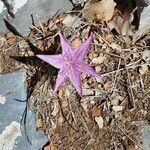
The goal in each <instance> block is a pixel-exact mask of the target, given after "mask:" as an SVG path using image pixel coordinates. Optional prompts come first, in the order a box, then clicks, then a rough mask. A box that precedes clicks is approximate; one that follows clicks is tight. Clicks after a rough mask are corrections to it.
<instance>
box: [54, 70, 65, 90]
mask: <svg viewBox="0 0 150 150" xmlns="http://www.w3.org/2000/svg"><path fill="white" fill-rule="evenodd" d="M66 79H67V76H66V70H65V68H62V69H60V70H59V72H58V75H57V79H56V84H55V87H54V93H56V92H57V91H58V89H59V87H60V86H61V85H62V84H63V83H64V82H65V80H66Z"/></svg>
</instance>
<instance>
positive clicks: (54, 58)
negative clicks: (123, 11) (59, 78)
mask: <svg viewBox="0 0 150 150" xmlns="http://www.w3.org/2000/svg"><path fill="white" fill-rule="evenodd" d="M37 57H38V58H40V59H42V60H44V61H46V62H47V63H49V64H51V65H52V66H54V67H56V68H58V69H60V68H61V67H62V64H63V59H62V55H37Z"/></svg>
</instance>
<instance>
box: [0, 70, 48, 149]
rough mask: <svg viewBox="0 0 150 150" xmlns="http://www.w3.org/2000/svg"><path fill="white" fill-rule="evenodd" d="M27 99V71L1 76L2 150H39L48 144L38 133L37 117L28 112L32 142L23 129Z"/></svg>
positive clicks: (41, 134) (0, 128)
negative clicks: (22, 122) (22, 120)
mask: <svg viewBox="0 0 150 150" xmlns="http://www.w3.org/2000/svg"><path fill="white" fill-rule="evenodd" d="M26 97H27V83H26V71H25V70H20V71H16V72H13V73H8V74H0V150H38V149H41V148H42V146H43V145H44V144H46V142H47V140H48V138H47V136H46V135H44V134H43V133H42V132H38V131H36V124H35V115H34V113H33V112H32V111H31V110H28V112H27V118H26V131H27V135H28V137H29V140H30V142H31V143H32V145H31V144H30V143H29V142H28V140H27V137H26V135H25V132H24V128H20V127H21V124H20V123H21V122H20V121H21V117H22V114H23V112H24V110H25V107H26V103H25V102H18V101H16V100H15V99H19V100H25V99H26Z"/></svg>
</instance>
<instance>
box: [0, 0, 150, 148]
mask: <svg viewBox="0 0 150 150" xmlns="http://www.w3.org/2000/svg"><path fill="white" fill-rule="evenodd" d="M106 2H111V5H110V7H112V8H111V10H114V9H116V7H117V6H118V1H115V2H114V1H112V0H110V1H105V2H104V1H103V0H102V1H100V2H98V4H99V5H96V4H91V8H90V5H89V6H88V7H89V8H88V7H87V8H88V9H89V10H92V9H95V10H92V17H93V15H95V14H94V13H95V12H96V13H98V14H96V16H94V18H92V19H91V18H90V22H89V20H88V19H87V18H83V17H84V15H85V14H84V15H83V16H82V17H81V16H79V14H78V13H77V12H78V11H77V12H75V11H73V12H70V13H71V15H72V13H73V15H76V17H78V19H80V21H81V22H82V23H81V24H80V23H79V24H76V26H75V27H74V26H73V27H72V28H71V26H70V25H69V27H68V26H67V24H66V23H65V22H63V20H64V18H65V17H66V16H67V15H68V13H64V14H60V15H57V16H55V17H54V18H52V19H49V20H48V22H45V23H43V24H41V26H39V27H35V26H33V27H31V32H30V34H29V35H28V37H23V36H22V37H20V36H15V35H13V34H12V33H8V34H6V36H5V37H1V38H0V48H1V50H0V56H1V68H0V70H1V72H2V73H5V72H11V71H13V70H17V69H19V68H25V69H26V70H27V73H28V78H27V81H28V98H29V103H30V107H31V108H32V109H33V110H34V112H35V114H36V121H37V129H38V130H43V131H44V132H45V133H46V134H48V136H49V138H50V140H49V143H48V144H47V145H46V146H45V150H48V149H50V150H60V149H61V150H66V149H67V150H74V149H77V150H87V149H95V150H98V149H101V150H120V149H121V150H139V149H142V147H141V143H140V142H139V138H140V135H141V131H142V128H143V126H144V125H148V124H149V123H150V111H149V107H150V101H149V99H150V88H149V87H150V68H149V66H150V45H149V41H150V35H149V32H147V33H146V36H145V37H143V38H141V37H139V38H138V40H136V41H135V40H134V35H135V33H134V32H133V35H132V34H130V35H129V33H128V32H126V31H125V30H124V29H126V28H124V26H126V25H127V26H126V27H128V29H131V30H132V26H133V25H134V23H135V22H134V20H135V14H136V13H132V12H133V11H134V10H135V8H136V6H134V7H130V10H129V12H130V13H128V14H126V17H124V16H123V15H122V14H123V11H122V10H119V11H120V12H121V14H120V15H121V17H122V21H123V22H126V23H125V24H126V25H125V24H124V23H123V22H122V23H121V24H119V22H118V25H116V26H118V28H119V29H120V30H118V29H117V28H116V27H114V29H116V30H115V31H114V29H111V28H110V27H109V22H111V21H113V19H114V17H115V16H117V14H118V13H115V11H111V14H109V15H108V14H107V13H106V14H107V15H108V16H107V15H106V16H104V14H103V12H99V11H97V10H98V9H99V7H100V6H101V5H102V4H103V6H104V5H105V3H106ZM100 4H101V5H100ZM93 5H96V6H97V7H94V6H93ZM115 5H116V7H115ZM123 5H124V4H123ZM114 7H115V8H114ZM85 8H86V7H85ZM87 8H86V9H87ZM104 8H105V7H104ZM131 8H132V9H131ZM86 9H85V10H86ZM117 9H118V8H117ZM85 10H84V11H85ZM84 11H83V12H84ZM126 11H127V10H126ZM135 11H136V10H135ZM74 12H75V13H74ZM81 12H82V11H81ZM93 12H94V13H93ZM70 13H69V14H70ZM130 14H132V17H133V18H132V19H131V20H132V25H131V20H130V19H129V18H130ZM88 15H91V14H90V13H88ZM127 18H128V19H127ZM103 19H104V20H103ZM105 21H106V22H105ZM127 21H129V22H127ZM71 22H72V18H71ZM73 22H74V21H73ZM73 22H72V23H73ZM135 26H136V25H135ZM60 30H61V31H62V32H63V33H64V35H65V36H66V37H67V39H68V40H69V41H70V43H71V44H72V46H73V47H75V48H76V47H78V46H79V45H80V43H82V42H83V41H85V39H87V37H88V35H89V34H90V33H91V32H93V34H94V37H93V39H94V40H93V44H92V48H91V50H90V51H89V53H88V55H87V57H86V58H85V61H86V62H87V63H88V64H90V65H91V66H93V67H94V68H95V70H96V71H97V73H101V76H102V81H101V80H98V79H94V78H89V77H88V76H87V75H86V74H82V76H81V77H82V79H81V80H82V83H83V87H84V89H83V96H82V97H81V98H80V97H79V96H78V95H77V94H76V92H75V91H74V89H73V87H72V86H71V84H70V83H69V82H66V83H65V84H64V86H63V87H62V88H61V89H60V90H59V91H58V94H57V96H53V94H52V87H53V86H54V83H55V80H56V74H57V70H56V69H55V68H53V67H51V66H50V65H48V64H47V63H44V62H42V63H41V61H40V60H39V59H36V57H35V55H37V54H39V53H40V54H47V55H54V54H59V53H60V51H61V50H60V42H59V38H58V37H57V36H56V33H57V32H58V31H60ZM122 30H123V31H122ZM137 32H138V31H137ZM124 33H125V34H124ZM16 60H17V61H16Z"/></svg>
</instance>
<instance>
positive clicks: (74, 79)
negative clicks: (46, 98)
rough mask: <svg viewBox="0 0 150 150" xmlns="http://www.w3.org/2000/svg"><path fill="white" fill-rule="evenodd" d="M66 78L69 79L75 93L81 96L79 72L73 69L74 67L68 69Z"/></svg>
mask: <svg viewBox="0 0 150 150" xmlns="http://www.w3.org/2000/svg"><path fill="white" fill-rule="evenodd" d="M67 76H68V78H69V79H70V81H71V83H72V84H73V86H74V87H75V89H76V90H77V93H78V94H79V95H80V96H81V95H82V88H81V78H80V72H79V71H77V70H76V69H75V67H74V66H72V67H70V69H69V70H68V75H67Z"/></svg>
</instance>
